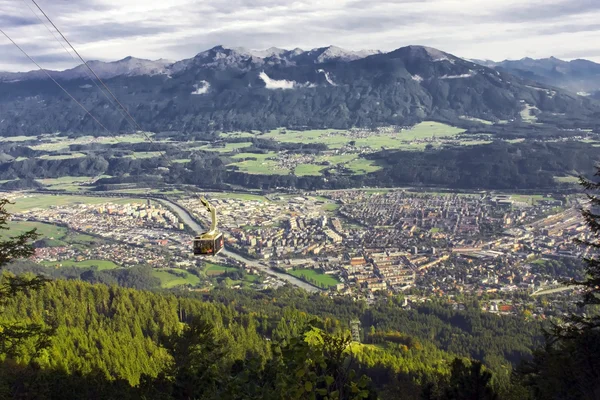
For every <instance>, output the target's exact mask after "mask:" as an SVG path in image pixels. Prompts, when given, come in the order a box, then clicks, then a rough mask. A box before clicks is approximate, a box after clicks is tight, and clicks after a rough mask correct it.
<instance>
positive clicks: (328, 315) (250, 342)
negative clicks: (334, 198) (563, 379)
mask: <svg viewBox="0 0 600 400" xmlns="http://www.w3.org/2000/svg"><path fill="white" fill-rule="evenodd" d="M203 297H204V299H203V300H199V299H194V298H190V297H188V296H187V295H185V296H175V295H173V294H168V293H164V294H161V293H151V292H143V291H136V290H133V289H123V288H118V287H107V286H104V285H90V284H87V283H83V282H80V281H60V280H59V281H54V282H50V283H48V284H47V285H45V286H44V287H43V288H42V289H41V290H39V291H32V292H29V293H27V294H23V293H21V294H19V295H17V296H16V297H14V298H12V299H10V301H8V303H7V304H6V307H5V310H4V312H3V313H2V323H3V324H6V323H11V322H17V321H18V322H20V323H27V322H34V323H41V324H45V325H47V326H50V325H53V326H55V327H56V332H55V334H54V337H53V339H52V341H51V345H50V347H49V348H48V349H47V350H44V351H43V352H42V353H41V354H40V355H39V356H32V351H33V350H32V349H31V348H30V347H28V345H27V344H25V345H23V346H21V348H20V349H19V354H20V355H19V356H18V357H16V358H12V359H11V358H9V359H6V360H5V361H4V364H3V366H2V368H3V371H4V372H3V374H2V375H3V378H2V379H0V390H1V391H3V392H4V393H7V391H8V392H11V391H12V392H13V393H15V391H17V392H19V393H21V395H22V396H24V397H22V398H42V397H36V396H32V393H36V395H38V396H39V395H42V394H43V395H44V396H45V395H51V393H52V391H53V390H56V388H57V387H62V386H61V385H67V386H68V385H73V386H71V387H70V389H69V390H68V391H67V392H66V393H64V395H65V396H66V397H64V398H77V397H69V395H68V394H67V393H71V394H72V395H73V396H76V393H77V391H78V390H83V391H86V390H98V389H99V388H102V390H105V391H107V392H106V393H110V392H111V390H115V391H116V392H120V393H123V395H124V396H125V393H126V392H128V391H132V392H131V393H132V398H135V396H136V394H135V391H139V390H142V391H150V392H152V393H154V394H153V395H152V396H150V397H148V398H181V397H178V395H175V394H174V393H176V392H177V390H179V389H177V388H178V387H179V386H177V385H178V384H181V385H183V384H184V383H183V382H184V381H185V379H192V377H189V376H188V377H187V378H185V377H184V376H183V375H181V374H183V373H182V372H181V371H180V369H181V368H184V369H185V368H188V367H189V365H192V364H193V363H194V362H200V361H199V359H192V358H190V357H191V356H190V355H189V354H188V353H189V351H190V348H189V343H188V342H186V341H185V340H192V338H190V337H188V336H186V335H188V334H190V329H191V330H192V331H194V332H197V334H198V335H200V336H199V337H201V338H202V337H205V336H206V335H207V336H206V337H205V339H206V342H202V343H199V344H198V345H201V346H203V347H202V349H204V350H202V351H201V352H200V353H198V357H200V358H201V360H204V361H202V362H209V361H210V366H207V367H210V368H211V370H214V372H215V373H217V371H220V372H219V373H218V374H217V376H218V377H219V378H218V379H217V378H215V377H214V376H213V377H212V378H210V379H213V380H214V379H217V381H218V382H219V384H220V385H222V386H223V388H222V390H235V391H239V393H238V394H241V393H244V390H247V388H246V389H243V388H238V387H237V386H235V385H238V384H240V383H239V380H240V379H242V378H241V375H239V374H240V370H239V369H238V368H240V366H241V364H240V363H242V364H244V365H246V366H245V367H244V368H245V369H243V370H242V371H245V373H251V374H258V375H256V376H257V377H260V378H257V379H267V380H269V379H271V378H268V375H267V376H265V375H264V374H265V373H268V368H269V367H268V365H269V363H271V362H275V361H269V360H279V359H278V357H279V356H278V355H277V354H281V353H279V352H280V350H279V349H280V347H278V346H281V345H283V346H284V348H288V350H289V346H293V345H294V343H297V342H296V341H295V339H294V338H295V337H297V336H298V335H301V334H302V332H305V331H306V329H308V328H309V326H311V325H312V326H314V324H315V323H316V324H317V326H320V327H321V328H322V329H323V332H325V333H324V334H325V335H329V334H332V335H334V336H339V335H342V336H343V335H344V334H345V333H347V332H348V324H349V318H351V317H359V318H360V319H361V321H362V323H363V328H364V329H363V331H364V332H363V342H364V343H366V344H363V345H358V344H356V345H352V347H351V349H352V350H351V352H352V354H353V355H354V357H355V358H356V362H357V364H356V368H358V371H360V372H361V373H366V374H367V375H368V376H369V377H371V379H372V382H371V384H369V385H370V387H372V390H378V391H380V392H381V394H382V396H384V397H382V398H403V399H416V398H419V396H420V393H421V392H422V391H423V390H425V388H426V385H425V383H427V382H429V383H430V384H435V385H446V384H447V383H445V382H446V378H444V377H449V375H450V372H451V371H450V364H451V362H452V360H453V359H454V355H453V354H452V353H449V352H446V351H444V350H441V349H440V348H438V347H436V345H435V344H434V343H437V344H438V345H439V346H440V347H441V348H448V349H450V350H451V351H454V352H456V353H459V354H462V355H463V356H469V355H470V354H473V355H474V356H477V357H479V356H481V357H483V359H484V361H485V362H486V363H489V364H492V369H493V370H502V369H506V367H507V365H508V362H507V360H506V359H504V358H503V356H502V354H506V355H511V354H512V355H514V356H515V357H516V358H515V361H516V360H517V359H518V358H520V357H521V356H525V355H526V354H527V353H529V352H530V350H529V349H528V346H531V345H532V344H533V343H532V341H531V340H532V339H533V336H529V335H531V333H526V331H523V330H522V322H519V321H517V319H516V318H509V319H508V320H504V319H500V318H496V317H494V316H484V315H481V316H477V311H476V310H475V309H471V310H470V311H467V312H465V313H460V312H454V311H451V310H449V309H448V308H447V307H443V306H441V305H440V306H433V305H432V306H423V308H422V309H421V308H420V309H418V310H414V311H411V312H406V311H403V310H401V309H399V308H398V306H397V305H394V304H392V303H390V304H389V305H385V304H382V305H378V306H376V307H374V308H373V309H366V308H365V306H364V305H363V304H357V303H354V302H352V301H350V300H346V299H339V300H335V301H334V300H330V299H327V298H325V297H319V296H318V295H317V296H311V295H308V294H306V293H302V292H300V291H297V290H292V289H280V290H278V291H275V292H272V293H265V294H260V293H255V292H244V291H229V290H224V291H217V292H215V293H213V294H207V295H205V296H203ZM316 316H318V317H317V319H316V320H315V319H314V318H315V317H316ZM517 329H518V330H520V331H521V332H522V333H521V334H520V335H521V336H519V334H516V331H517ZM535 329H537V326H536V325H531V330H530V332H533V331H534V330H535ZM494 331H496V333H493V332H494ZM461 332H462V333H461ZM476 332H483V336H479V334H477V333H476ZM500 332H505V336H506V339H503V338H502V336H500V335H501V333H500ZM194 335H196V334H194ZM203 335H205V336H203ZM494 335H498V336H497V337H496V338H494V339H491V338H492V337H494ZM509 335H511V337H510V339H509ZM468 336H472V337H470V338H468ZM194 337H196V336H194ZM485 337H488V338H489V340H487V339H485ZM186 338H187V339H186ZM506 340H512V344H509V343H510V342H509V341H506ZM477 341H478V342H477ZM517 342H521V343H517ZM477 343H479V344H477ZM494 343H497V345H496V346H494ZM184 345H185V346H188V347H185V348H186V349H187V350H186V351H185V353H181V351H182V350H181V349H182V346H184ZM286 346H287V347H286ZM178 349H179V350H178ZM290 351H291V350H290ZM303 351H305V350H303ZM285 354H287V353H285V351H284V356H285ZM206 357H209V358H212V359H211V360H206ZM9 360H12V361H10V363H8V362H9ZM182 360H186V361H182ZM498 360H502V361H498ZM288 361H289V360H288ZM15 362H16V363H17V364H18V365H20V367H18V368H16V369H15V367H14V364H13V363H15ZM277 362H279V361H277ZM286 362H287V361H286ZM290 362H291V361H290ZM7 363H8V364H7ZM32 363H33V364H32ZM265 363H266V364H265ZM11 365H12V367H11ZM28 365H29V366H28ZM261 365H262V366H263V367H264V368H267V370H263V369H262V368H263V367H261ZM286 365H287V364H286ZM33 366H35V368H34V369H31V368H32V367H33ZM36 368H40V370H39V371H38V372H35V371H36ZM509 368H510V367H509ZM16 371H20V372H18V373H16ZM174 371H179V372H174ZM236 371H237V372H236ZM261 371H262V372H261ZM15 374H16V375H15ZM184 375H185V374H184ZM211 376H212V375H211ZM244 376H245V375H244ZM86 377H88V378H86ZM508 378H509V377H508V376H507V375H506V374H504V376H503V375H502V374H499V375H497V376H496V378H495V381H494V382H495V383H494V385H495V386H496V388H497V390H504V391H507V390H509V388H510V384H509V381H508ZM23 379H25V380H31V382H30V384H28V385H26V386H25V387H21V385H22V384H23V383H24V382H23ZM165 379H166V380H165ZM193 379H199V380H200V381H197V384H198V385H199V388H202V389H198V390H205V389H206V390H207V392H202V393H204V394H202V396H204V395H206V397H201V398H215V397H210V396H212V395H216V394H215V393H212V394H210V396H209V393H208V388H204V386H202V384H201V383H200V382H201V380H202V379H208V381H210V382H213V383H215V381H211V380H210V379H209V378H208V377H207V376H204V378H202V377H201V376H197V377H194V378H193ZM230 379H231V380H230ZM46 380H48V381H46ZM208 381H206V382H208ZM43 382H46V384H44V383H43ZM48 382H50V383H48ZM111 382H112V383H111ZM206 382H204V383H205V384H207V383H206ZM188 383H189V382H188ZM265 384H266V383H265ZM40 385H41V386H40ZM78 385H79V386H78ZM130 385H136V386H137V389H133V388H131V387H130ZM172 385H175V386H172ZM231 385H233V386H231ZM232 388H235V389H232ZM399 391H403V392H399ZM80 393H81V392H80ZM147 393H148V392H147ZM159 393H162V394H160V396H159ZM198 393H200V392H198ZM265 393H266V392H265ZM386 393H388V394H389V395H388V394H386ZM217 394H219V396H224V392H223V391H219V392H218V393H217ZM138 395H139V393H138ZM28 396H29V397H28ZM155 396H156V397H155ZM398 396H399V397H398ZM104 398H111V397H104ZM216 398H219V397H218V396H217V397H216ZM220 398H251V397H243V396H242V397H220ZM257 398H264V397H257Z"/></svg>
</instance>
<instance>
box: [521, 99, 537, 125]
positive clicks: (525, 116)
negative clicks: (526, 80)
mask: <svg viewBox="0 0 600 400" xmlns="http://www.w3.org/2000/svg"><path fill="white" fill-rule="evenodd" d="M534 110H537V111H539V109H538V108H537V107H534V106H530V105H529V104H527V103H525V108H524V109H523V110H521V119H522V120H523V122H527V123H530V124H533V123H535V122H537V117H536V116H535V115H534V114H533V113H532V111H534Z"/></svg>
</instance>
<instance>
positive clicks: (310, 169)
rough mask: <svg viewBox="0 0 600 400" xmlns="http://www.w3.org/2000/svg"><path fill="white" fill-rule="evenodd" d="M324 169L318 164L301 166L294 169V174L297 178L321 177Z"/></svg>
mask: <svg viewBox="0 0 600 400" xmlns="http://www.w3.org/2000/svg"><path fill="white" fill-rule="evenodd" d="M322 169H323V166H322V165H317V164H299V165H297V166H296V168H295V169H294V173H295V174H296V175H297V176H307V175H311V176H319V175H321V170H322Z"/></svg>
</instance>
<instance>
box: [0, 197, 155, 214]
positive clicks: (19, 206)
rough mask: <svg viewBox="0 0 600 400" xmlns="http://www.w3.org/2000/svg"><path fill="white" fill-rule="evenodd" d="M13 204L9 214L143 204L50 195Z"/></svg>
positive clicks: (137, 200) (139, 201)
mask: <svg viewBox="0 0 600 400" xmlns="http://www.w3.org/2000/svg"><path fill="white" fill-rule="evenodd" d="M14 203H15V204H9V205H7V206H6V209H7V210H8V211H9V212H11V213H15V212H21V211H26V210H31V209H32V208H49V207H51V206H64V205H70V204H102V203H114V204H127V203H136V204H143V203H145V201H144V200H141V199H132V198H123V199H117V198H110V199H109V198H106V197H86V196H63V195H50V194H35V195H31V196H27V197H23V198H18V199H16V200H14Z"/></svg>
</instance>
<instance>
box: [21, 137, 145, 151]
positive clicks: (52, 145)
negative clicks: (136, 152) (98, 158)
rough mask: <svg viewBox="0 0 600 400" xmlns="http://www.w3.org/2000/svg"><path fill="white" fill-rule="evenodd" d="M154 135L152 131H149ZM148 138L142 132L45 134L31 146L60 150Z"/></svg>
mask: <svg viewBox="0 0 600 400" xmlns="http://www.w3.org/2000/svg"><path fill="white" fill-rule="evenodd" d="M148 135H149V136H152V135H153V134H152V133H148ZM146 140H147V139H146V138H145V137H144V135H142V134H131V135H119V136H115V137H113V136H99V137H93V136H81V137H78V138H68V137H64V136H58V135H45V137H44V139H42V141H43V143H40V144H38V145H35V146H30V147H31V148H32V149H33V150H44V151H59V150H64V149H68V148H69V146H70V145H72V144H90V143H101V144H113V143H141V142H145V141H146Z"/></svg>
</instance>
